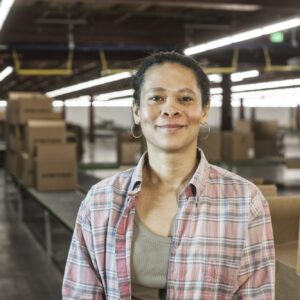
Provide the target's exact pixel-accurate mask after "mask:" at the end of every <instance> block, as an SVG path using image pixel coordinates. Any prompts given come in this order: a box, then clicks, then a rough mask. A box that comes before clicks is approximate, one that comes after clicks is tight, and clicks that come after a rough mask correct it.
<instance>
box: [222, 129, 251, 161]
mask: <svg viewBox="0 0 300 300" xmlns="http://www.w3.org/2000/svg"><path fill="white" fill-rule="evenodd" d="M252 143H253V134H252V133H251V132H247V133H243V132H238V131H224V132H222V159H223V160H244V159H249V158H250V157H251V149H252V147H251V144H252Z"/></svg>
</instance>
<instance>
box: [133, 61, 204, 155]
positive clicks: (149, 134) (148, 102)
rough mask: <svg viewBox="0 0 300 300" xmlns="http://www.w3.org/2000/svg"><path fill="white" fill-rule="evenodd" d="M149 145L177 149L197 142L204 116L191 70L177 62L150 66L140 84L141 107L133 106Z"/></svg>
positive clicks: (199, 92)
mask: <svg viewBox="0 0 300 300" xmlns="http://www.w3.org/2000/svg"><path fill="white" fill-rule="evenodd" d="M133 113H134V120H135V123H136V124H140V125H141V128H142V131H143V134H144V136H145V139H146V141H147V145H148V149H149V148H156V149H160V150H164V151H167V152H174V151H175V152H176V151H180V150H183V149H186V148H187V147H196V146H197V137H198V133H199V128H200V125H201V124H203V123H204V122H205V121H206V119H207V113H208V108H206V109H205V110H203V108H202V97H201V91H200V88H199V86H198V84H197V80H196V77H195V75H194V73H193V71H192V70H190V69H189V68H187V67H185V66H182V65H180V64H177V63H163V64H160V65H154V66H152V67H150V68H149V69H148V70H147V71H146V73H145V77H144V82H143V85H142V88H141V95H140V107H137V106H134V108H133Z"/></svg>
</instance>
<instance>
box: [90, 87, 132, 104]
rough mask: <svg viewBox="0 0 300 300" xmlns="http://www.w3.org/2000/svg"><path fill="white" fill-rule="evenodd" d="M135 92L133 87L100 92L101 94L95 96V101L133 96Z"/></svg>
mask: <svg viewBox="0 0 300 300" xmlns="http://www.w3.org/2000/svg"><path fill="white" fill-rule="evenodd" d="M133 92H134V91H133V89H128V90H123V91H117V92H111V93H105V94H100V95H97V96H95V97H94V100H95V101H107V100H110V99H113V98H121V97H126V96H132V95H133Z"/></svg>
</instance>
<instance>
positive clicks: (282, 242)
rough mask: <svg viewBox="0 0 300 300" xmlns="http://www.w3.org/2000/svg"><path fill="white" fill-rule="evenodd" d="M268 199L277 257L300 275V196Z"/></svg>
mask: <svg viewBox="0 0 300 300" xmlns="http://www.w3.org/2000/svg"><path fill="white" fill-rule="evenodd" d="M266 199H267V201H268V203H269V207H270V212H271V218H272V226H273V234H274V242H275V248H276V259H277V260H279V261H280V262H281V263H283V264H285V265H288V266H290V267H292V268H293V269H295V271H296V272H297V274H298V275H300V249H299V247H300V236H299V233H300V231H299V229H300V223H299V217H300V196H277V197H267V198H266Z"/></svg>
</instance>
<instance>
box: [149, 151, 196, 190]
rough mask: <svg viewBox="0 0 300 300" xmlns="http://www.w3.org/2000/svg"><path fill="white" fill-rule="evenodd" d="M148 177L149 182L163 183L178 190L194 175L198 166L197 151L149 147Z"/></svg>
mask: <svg viewBox="0 0 300 300" xmlns="http://www.w3.org/2000/svg"><path fill="white" fill-rule="evenodd" d="M148 162H149V163H148V165H147V166H146V177H147V182H148V183H149V184H161V185H165V186H169V187H170V188H172V189H176V190H178V189H179V188H181V187H182V186H183V185H185V184H186V183H187V182H188V181H189V180H190V178H191V177H192V176H193V174H194V172H195V169H196V167H197V151H196V149H195V148H192V149H190V150H188V151H184V152H174V153H167V152H166V151H159V150H157V149H153V151H152V149H151V146H149V147H148Z"/></svg>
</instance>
